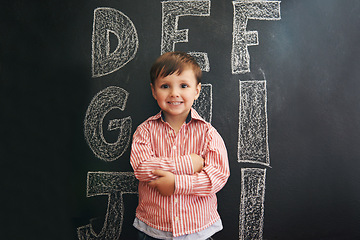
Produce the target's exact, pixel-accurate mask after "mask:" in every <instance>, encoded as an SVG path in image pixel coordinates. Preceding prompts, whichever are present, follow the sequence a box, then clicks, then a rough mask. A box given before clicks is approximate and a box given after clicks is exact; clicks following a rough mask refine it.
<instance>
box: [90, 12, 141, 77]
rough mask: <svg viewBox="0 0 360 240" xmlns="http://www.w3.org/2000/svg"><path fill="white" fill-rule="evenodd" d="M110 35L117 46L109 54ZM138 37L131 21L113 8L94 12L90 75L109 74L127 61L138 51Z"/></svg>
mask: <svg viewBox="0 0 360 240" xmlns="http://www.w3.org/2000/svg"><path fill="white" fill-rule="evenodd" d="M110 34H113V35H115V36H116V38H117V42H118V45H117V47H116V48H115V50H114V51H113V52H110ZM138 44H139V41H138V36H137V33H136V29H135V26H134V24H133V23H132V21H131V20H130V19H129V18H128V17H127V16H126V15H125V14H123V13H122V12H120V11H118V10H116V9H113V8H97V9H95V10H94V21H93V34H92V75H93V77H101V76H104V75H107V74H110V73H112V72H114V71H116V70H118V69H120V68H121V67H123V66H124V65H125V64H127V63H128V62H129V61H131V60H132V59H133V58H134V57H135V54H136V52H137V49H138Z"/></svg>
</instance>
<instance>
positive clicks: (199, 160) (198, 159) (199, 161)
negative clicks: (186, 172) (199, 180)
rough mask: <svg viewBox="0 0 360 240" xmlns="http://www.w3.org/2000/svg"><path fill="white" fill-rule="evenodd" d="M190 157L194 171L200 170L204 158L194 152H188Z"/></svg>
mask: <svg viewBox="0 0 360 240" xmlns="http://www.w3.org/2000/svg"><path fill="white" fill-rule="evenodd" d="M190 157H191V160H192V164H193V167H194V173H199V172H201V171H202V169H203V167H204V159H203V158H202V157H200V156H199V155H197V154H195V153H192V154H190Z"/></svg>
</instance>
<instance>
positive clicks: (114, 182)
mask: <svg viewBox="0 0 360 240" xmlns="http://www.w3.org/2000/svg"><path fill="white" fill-rule="evenodd" d="M137 184H138V181H137V180H136V178H135V176H134V173H130V172H88V175H87V191H86V194H87V197H93V196H99V195H108V207H107V212H106V215H105V222H104V225H103V228H102V229H101V231H100V233H98V234H97V233H95V231H94V230H93V227H92V225H91V223H90V224H88V225H86V226H82V227H79V228H78V229H77V233H78V238H79V239H81V240H90V239H91V240H95V239H96V240H103V239H106V240H115V239H119V237H120V234H121V228H122V223H123V218H124V202H123V194H136V193H137Z"/></svg>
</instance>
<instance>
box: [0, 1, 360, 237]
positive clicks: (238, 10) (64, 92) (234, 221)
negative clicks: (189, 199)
mask: <svg viewBox="0 0 360 240" xmlns="http://www.w3.org/2000/svg"><path fill="white" fill-rule="evenodd" d="M359 16H360V2H359V1H356V0H348V1H340V0H284V1H281V2H280V1H234V2H233V1H220V0H212V1H160V0H151V1H150V0H146V1H144V0H142V1H141V0H121V1H112V0H109V1H95V0H88V1H68V0H63V1H56V0H55V1H42V2H40V1H38V2H34V1H19V0H15V1H11V2H9V3H6V4H5V3H4V4H2V6H1V7H0V26H1V28H0V29H1V35H0V77H1V81H0V114H1V117H0V121H1V122H0V123H1V144H0V156H1V161H0V162H1V171H2V174H1V179H0V180H1V181H0V182H1V206H2V211H1V212H2V213H1V224H0V226H1V238H3V239H125V240H129V239H136V237H135V235H136V231H135V229H134V228H133V227H132V221H133V219H134V214H135V208H136V204H137V194H136V191H137V190H136V181H135V180H134V176H133V174H132V169H131V166H130V164H129V155H130V143H131V136H132V134H133V132H134V131H135V129H136V127H137V125H139V124H140V123H141V122H143V121H144V120H145V119H146V118H147V117H149V116H151V115H154V114H155V113H157V112H158V110H159V109H158V107H157V105H156V102H155V101H154V100H153V99H152V96H151V91H150V88H149V68H150V66H151V64H152V62H153V61H154V60H155V59H156V58H157V57H158V56H159V55H160V54H161V53H162V52H166V51H172V50H181V51H186V52H189V53H191V54H192V55H194V56H195V57H196V58H197V60H198V61H199V63H200V64H201V66H202V69H203V91H202V95H201V98H200V100H199V101H198V102H197V103H196V106H195V107H196V108H197V109H198V110H199V112H200V113H201V114H202V115H203V116H204V118H206V119H207V120H208V121H211V123H212V124H213V125H214V126H215V127H216V128H217V129H218V131H219V132H220V134H221V135H222V136H223V138H224V141H225V143H226V146H227V148H228V154H229V161H230V170H231V176H230V178H229V181H228V183H227V185H226V186H225V188H224V189H222V190H221V191H220V192H219V193H218V200H219V201H218V202H219V213H220V215H221V217H222V220H223V225H224V230H223V231H221V232H219V233H217V234H216V235H214V236H213V239H215V240H216V239H359V238H360V161H359V160H360V147H359V146H358V145H359V144H360V137H359V136H360V94H359V91H360V79H359V76H360V68H359V67H358V64H359V62H360V45H359V43H358V42H359V38H360V31H359V26H360V17H359ZM185 29H188V30H185Z"/></svg>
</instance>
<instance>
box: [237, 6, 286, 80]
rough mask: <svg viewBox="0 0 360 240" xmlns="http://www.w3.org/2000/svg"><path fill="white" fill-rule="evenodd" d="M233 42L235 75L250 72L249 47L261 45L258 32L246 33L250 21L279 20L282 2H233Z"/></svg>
mask: <svg viewBox="0 0 360 240" xmlns="http://www.w3.org/2000/svg"><path fill="white" fill-rule="evenodd" d="M233 7H234V18H233V42H232V52H231V69H232V73H233V74H239V73H246V72H250V55H249V51H248V46H254V45H258V44H259V40H258V32H257V31H246V26H247V22H248V19H256V20H279V19H280V1H263V0H257V1H233Z"/></svg>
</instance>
